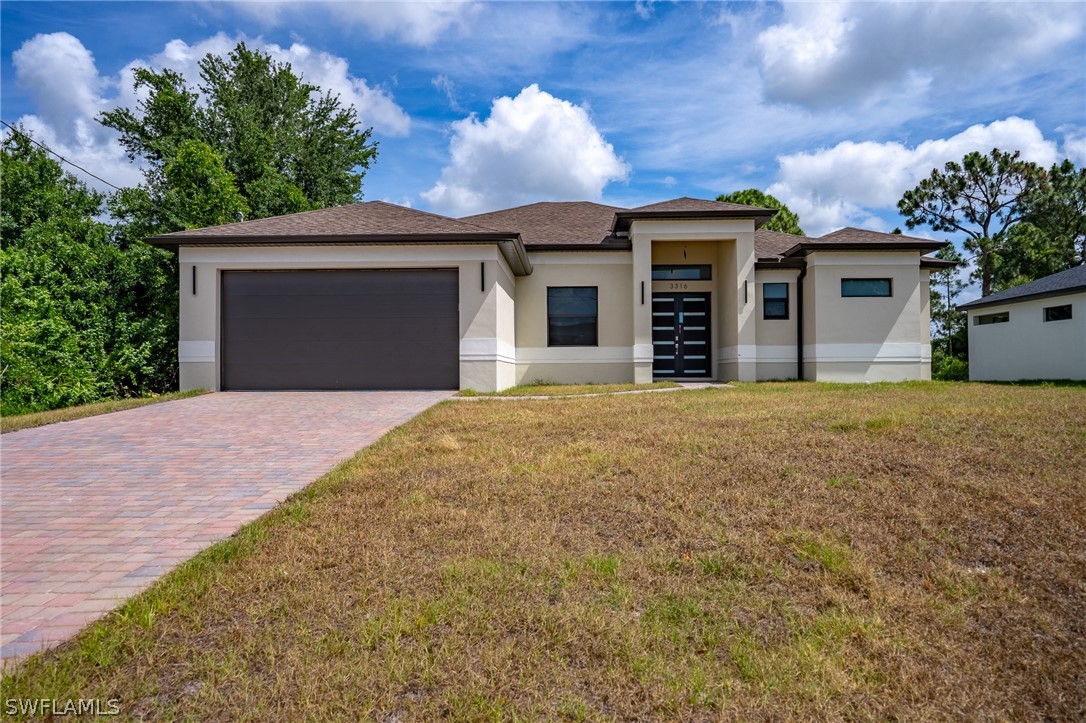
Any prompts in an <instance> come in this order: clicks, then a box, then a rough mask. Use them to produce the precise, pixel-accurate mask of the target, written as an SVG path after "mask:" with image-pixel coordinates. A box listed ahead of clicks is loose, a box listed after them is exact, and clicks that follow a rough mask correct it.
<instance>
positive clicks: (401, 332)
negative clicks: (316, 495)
mask: <svg viewBox="0 0 1086 723" xmlns="http://www.w3.org/2000/svg"><path fill="white" fill-rule="evenodd" d="M458 288H459V284H458V276H457V272H456V271H455V270H449V269H387V270H385V269H365V270H360V269H351V270H329V271H224V272H223V275H222V387H223V389H456V388H457V387H458V386H459V379H460V373H459V339H460V333H459V332H460V322H459V293H458Z"/></svg>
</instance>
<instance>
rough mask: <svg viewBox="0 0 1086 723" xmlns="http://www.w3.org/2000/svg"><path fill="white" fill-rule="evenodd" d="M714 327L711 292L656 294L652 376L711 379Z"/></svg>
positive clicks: (653, 302) (653, 312)
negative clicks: (710, 367) (711, 341)
mask: <svg viewBox="0 0 1086 723" xmlns="http://www.w3.org/2000/svg"><path fill="white" fill-rule="evenodd" d="M710 328H711V326H710V319H709V294H708V293H698V292H688V291H683V292H679V293H667V294H653V295H652V375H653V376H656V377H662V378H664V379H677V378H681V377H707V376H710V374H709V362H710V361H711V354H712V352H711V351H710V348H709V343H710V340H711V336H710V333H709V329H710Z"/></svg>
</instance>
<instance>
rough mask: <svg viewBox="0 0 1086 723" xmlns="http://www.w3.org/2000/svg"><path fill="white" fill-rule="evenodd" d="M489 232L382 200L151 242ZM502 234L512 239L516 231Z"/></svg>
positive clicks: (180, 233) (489, 231)
mask: <svg viewBox="0 0 1086 723" xmlns="http://www.w3.org/2000/svg"><path fill="white" fill-rule="evenodd" d="M506 230H508V229H506ZM493 233H494V230H493V229H490V228H483V227H482V226H475V225H473V224H470V223H465V222H464V221H457V220H456V219H452V218H448V217H446V216H438V215H437V214H434V213H427V212H425V211H418V210H416V209H413V208H406V207H404V206H397V205H396V204H393V203H386V202H384V201H366V202H364V203H353V204H350V205H347V206H335V207H333V208H322V209H319V210H316V211H303V212H302V213H292V214H288V215H286V216H273V217H271V218H261V219H255V220H253V221H241V222H239V223H229V224H225V225H223V226H209V227H207V228H197V229H190V230H186V231H176V232H174V233H168V234H162V235H160V236H155V237H154V240H155V241H158V242H160V243H163V244H165V243H170V242H173V243H176V242H177V241H180V240H193V241H198V240H200V239H236V240H238V241H240V242H244V241H247V240H253V239H257V238H259V239H267V238H269V237H294V238H305V237H354V236H378V237H385V236H392V235H399V234H404V235H408V236H413V237H417V236H427V235H434V236H439V237H440V236H446V235H457V236H463V235H470V234H482V235H483V236H484V237H486V236H490V235H493ZM506 235H507V236H515V235H516V232H515V231H514V232H510V233H508V234H506Z"/></svg>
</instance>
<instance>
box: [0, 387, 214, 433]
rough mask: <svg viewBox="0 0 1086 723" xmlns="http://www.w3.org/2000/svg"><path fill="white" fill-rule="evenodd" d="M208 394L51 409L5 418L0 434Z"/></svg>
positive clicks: (0, 421)
mask: <svg viewBox="0 0 1086 723" xmlns="http://www.w3.org/2000/svg"><path fill="white" fill-rule="evenodd" d="M206 393H207V390H205V389H195V390H192V391H188V392H171V393H169V394H158V395H156V396H153V397H127V398H125V399H111V400H109V401H106V402H95V403H94V404H82V405H80V406H78V407H65V408H64V409H51V410H49V411H47V412H33V413H31V414H19V415H16V416H10V417H3V418H0V432H17V431H19V430H20V429H29V428H31V427H41V426H44V425H46V424H54V423H56V422H69V421H71V420H73V419H82V418H83V417H94V416H97V415H99V414H109V413H110V412H121V411H124V410H125V409H135V408H136V407H145V406H147V405H148V404H159V403H160V402H172V401H173V400H175V399H187V398H189V397H195V396H199V395H201V394H206Z"/></svg>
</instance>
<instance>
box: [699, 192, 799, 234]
mask: <svg viewBox="0 0 1086 723" xmlns="http://www.w3.org/2000/svg"><path fill="white" fill-rule="evenodd" d="M716 200H718V201H725V202H727V203H741V204H743V205H745V206H760V207H761V208H775V209H778V210H777V215H776V216H774V217H773V218H771V219H770V220H769V223H767V224H766V225H765V226H762V228H764V229H767V230H769V231H780V232H781V233H790V234H793V235H795V236H803V235H804V233H803V229H802V228H800V227H799V216H797V215H796V214H795V213H794V212H793V211H792V210H791V209H790V208H788V206H785V205H784V204H783V203H782V202H781V201H780V200H779V199H777V198H776V197H774V196H771V195H769V194H768V193H765V192H763V191H759V190H758V189H757V188H748V189H746V190H744V191H735V192H734V193H726V194H725V193H722V194H721V195H719V196H717V197H716Z"/></svg>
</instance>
